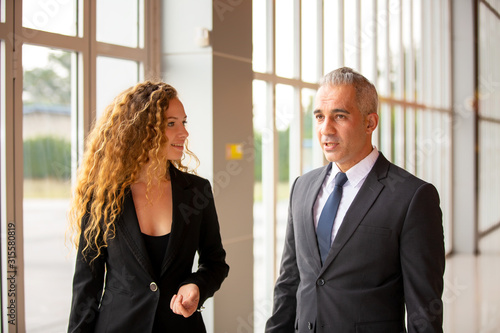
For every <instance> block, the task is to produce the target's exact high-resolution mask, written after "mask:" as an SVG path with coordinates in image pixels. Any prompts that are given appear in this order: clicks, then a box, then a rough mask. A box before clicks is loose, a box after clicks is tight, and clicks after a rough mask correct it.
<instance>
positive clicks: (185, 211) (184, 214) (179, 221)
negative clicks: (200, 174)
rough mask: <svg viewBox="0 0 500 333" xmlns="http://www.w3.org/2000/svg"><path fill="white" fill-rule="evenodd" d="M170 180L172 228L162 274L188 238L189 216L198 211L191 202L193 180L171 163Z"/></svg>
mask: <svg viewBox="0 0 500 333" xmlns="http://www.w3.org/2000/svg"><path fill="white" fill-rule="evenodd" d="M169 169H170V180H171V184H172V230H171V232H170V240H169V243H168V248H167V252H166V253H165V258H164V259H163V264H162V268H161V274H162V275H163V274H164V273H165V272H166V270H167V269H168V266H169V265H170V264H171V263H172V260H173V259H174V258H175V256H176V255H177V253H178V251H179V249H180V248H181V247H182V240H183V239H186V235H185V234H186V232H187V230H188V229H189V228H188V225H189V216H190V215H191V214H194V212H195V211H196V210H195V208H194V207H192V205H191V204H190V203H192V202H193V196H194V192H193V191H192V190H191V182H190V181H189V179H188V178H187V177H186V175H185V174H184V173H182V172H181V171H179V170H177V169H176V168H175V167H174V166H173V165H170V167H169Z"/></svg>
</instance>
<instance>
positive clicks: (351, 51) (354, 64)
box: [344, 1, 361, 71]
mask: <svg viewBox="0 0 500 333" xmlns="http://www.w3.org/2000/svg"><path fill="white" fill-rule="evenodd" d="M357 10H358V8H357V6H356V1H344V64H345V66H348V67H351V68H353V69H355V70H357V71H359V70H360V68H359V66H358V60H357V59H358V57H360V55H361V54H360V52H361V50H360V45H359V40H358V33H359V31H358V26H357V22H358V21H357Z"/></svg>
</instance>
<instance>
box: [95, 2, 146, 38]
mask: <svg viewBox="0 0 500 333" xmlns="http://www.w3.org/2000/svg"><path fill="white" fill-rule="evenodd" d="M96 6H97V8H96V15H97V30H96V39H97V41H99V42H104V43H110V44H115V45H122V46H129V47H138V46H140V36H139V33H142V32H141V31H140V30H139V27H140V26H142V16H143V15H139V14H140V10H141V9H142V6H143V1H140V0H99V1H97V2H96Z"/></svg>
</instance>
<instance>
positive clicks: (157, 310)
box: [68, 81, 229, 333]
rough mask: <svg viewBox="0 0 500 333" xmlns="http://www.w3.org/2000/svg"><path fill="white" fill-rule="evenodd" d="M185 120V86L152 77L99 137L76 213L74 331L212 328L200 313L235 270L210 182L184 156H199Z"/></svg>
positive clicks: (86, 160) (121, 100) (126, 96)
mask: <svg viewBox="0 0 500 333" xmlns="http://www.w3.org/2000/svg"><path fill="white" fill-rule="evenodd" d="M185 126H186V113H185V111H184V107H183V105H182V103H181V101H180V100H179V99H178V97H177V92H176V90H175V89H174V88H173V87H172V86H170V85H168V84H166V83H163V82H150V81H146V82H143V83H139V84H137V85H136V86H134V87H132V88H130V89H128V90H126V91H124V92H123V93H121V94H120V95H119V96H118V97H117V98H116V99H115V100H114V102H113V103H112V104H111V105H109V106H108V107H107V109H106V110H105V112H104V114H103V115H102V116H101V117H100V119H99V120H98V122H97V123H96V125H95V127H94V129H93V130H92V132H91V133H90V135H89V137H88V141H87V146H86V151H85V154H84V157H83V161H82V163H81V166H80V168H79V172H78V177H77V181H76V186H75V189H74V194H73V198H72V202H71V207H70V214H69V221H70V231H71V232H72V235H73V238H72V241H73V243H74V244H75V247H76V248H77V251H78V252H77V258H76V265H75V274H74V279H73V299H72V306H71V314H70V319H69V328H68V331H69V332H141V333H142V332H167V331H168V332H205V326H204V324H203V320H202V317H201V314H200V312H199V311H200V309H201V308H202V305H203V303H204V302H205V300H206V299H207V298H209V297H211V296H212V295H213V294H214V293H215V291H217V290H218V289H219V288H220V285H221V283H222V281H223V280H224V279H225V278H226V276H227V274H228V270H229V266H228V265H227V264H226V262H225V256H226V253H225V251H224V249H223V247H222V241H221V236H220V231H219V223H218V219H217V213H216V209H215V205H214V200H213V195H212V188H211V186H210V183H209V182H208V181H207V180H205V179H203V178H201V177H198V176H196V175H195V174H193V173H194V172H189V170H188V168H187V165H184V164H183V162H182V161H183V156H184V153H186V154H187V155H189V156H190V158H193V159H194V160H195V161H196V162H198V160H197V158H196V156H194V154H193V153H192V152H191V151H189V150H188V148H187V137H188V132H187V130H186V127H185ZM196 252H198V255H199V260H198V269H197V270H196V271H195V272H193V271H192V267H193V261H194V257H195V253H196ZM197 310H198V311H197Z"/></svg>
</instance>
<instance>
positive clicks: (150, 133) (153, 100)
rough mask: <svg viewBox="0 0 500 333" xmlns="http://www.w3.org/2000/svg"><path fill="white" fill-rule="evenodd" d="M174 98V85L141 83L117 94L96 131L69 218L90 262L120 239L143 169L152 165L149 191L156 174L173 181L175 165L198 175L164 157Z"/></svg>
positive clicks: (74, 238)
mask: <svg viewBox="0 0 500 333" xmlns="http://www.w3.org/2000/svg"><path fill="white" fill-rule="evenodd" d="M174 98H177V91H176V90H175V88H174V87H172V86H171V85H169V84H166V83H164V82H152V81H145V82H142V83H138V84H137V85H135V86H134V87H131V88H129V89H127V90H125V91H124V92H122V93H121V94H119V95H118V96H117V97H116V98H115V100H114V101H113V103H111V104H110V105H109V106H108V107H107V108H106V109H105V111H104V113H103V115H102V116H101V117H100V118H99V120H98V121H97V123H96V124H95V126H94V128H93V130H92V131H91V132H90V134H89V136H88V138H87V146H86V150H85V153H84V156H83V160H82V163H81V165H80V167H79V170H78V176H77V180H76V184H75V187H74V190H73V195H72V199H71V200H72V201H71V205H70V210H69V217H68V219H69V230H68V231H69V234H70V238H71V242H72V243H73V244H74V246H75V247H76V248H78V246H79V242H80V239H81V237H82V236H83V240H84V242H85V246H84V247H83V249H82V254H83V256H84V257H85V258H86V257H87V255H88V254H90V253H91V254H92V255H91V258H90V259H91V260H90V262H92V261H93V260H95V259H96V258H97V257H98V256H99V255H100V254H101V252H102V249H103V248H105V247H107V245H108V240H109V239H112V238H113V237H114V235H115V230H116V227H115V223H116V221H117V220H118V217H119V215H120V213H121V211H122V204H123V200H124V197H125V194H126V192H127V190H128V188H129V187H130V185H132V184H133V183H134V182H136V181H137V180H138V177H139V173H140V172H141V170H142V168H144V167H145V166H146V165H147V170H146V178H147V188H148V190H149V188H150V186H151V184H152V183H153V182H155V181H158V180H157V179H154V178H155V176H154V175H158V174H160V175H164V176H165V179H169V177H170V176H169V172H168V169H169V166H170V165H171V164H172V165H174V166H175V167H176V168H178V169H179V170H181V171H184V172H193V173H194V169H193V170H189V169H188V167H187V165H184V164H183V163H182V160H175V161H173V160H166V161H165V159H164V157H163V156H164V155H163V153H162V151H163V150H164V147H165V145H166V144H167V138H166V136H165V129H166V123H167V121H166V110H167V109H168V106H169V102H170V101H171V100H172V99H174ZM185 145H186V147H185V148H186V149H185V151H186V154H187V155H188V156H189V157H190V160H191V159H194V160H195V162H196V167H197V166H198V165H199V161H198V158H197V157H196V156H195V155H194V154H193V153H192V152H191V151H190V150H189V149H188V148H187V141H186V144H185ZM196 167H195V169H196ZM83 219H85V222H86V223H85V225H84V226H82V220H83Z"/></svg>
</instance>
